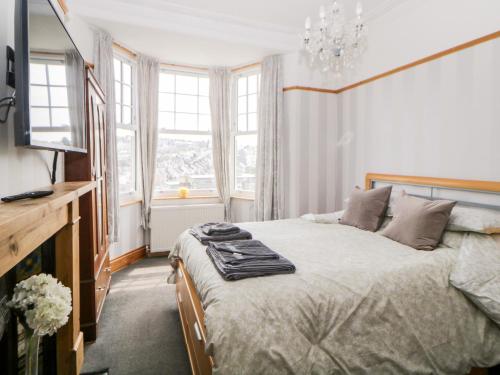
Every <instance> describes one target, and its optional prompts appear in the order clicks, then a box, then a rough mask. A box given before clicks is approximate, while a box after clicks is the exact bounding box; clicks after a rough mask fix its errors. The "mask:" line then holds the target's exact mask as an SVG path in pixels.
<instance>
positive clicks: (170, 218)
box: [151, 203, 224, 252]
mask: <svg viewBox="0 0 500 375" xmlns="http://www.w3.org/2000/svg"><path fill="white" fill-rule="evenodd" d="M214 221H224V205H223V204H219V203H216V204H196V205H178V206H156V207H152V208H151V252H160V251H169V250H172V249H173V246H174V244H175V241H176V240H177V238H178V237H179V235H180V234H181V233H182V232H184V231H185V230H186V229H188V228H189V227H191V226H193V225H194V224H202V223H208V222H214Z"/></svg>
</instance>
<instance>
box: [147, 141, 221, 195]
mask: <svg viewBox="0 0 500 375" xmlns="http://www.w3.org/2000/svg"><path fill="white" fill-rule="evenodd" d="M181 179H182V180H187V181H188V182H187V183H184V184H183V185H184V186H185V185H187V187H188V188H190V189H192V190H214V191H215V178H214V169H213V163H212V137H211V136H210V135H184V134H160V135H159V137H158V152H157V158H156V186H155V191H156V192H161V191H169V190H177V189H178V188H179V187H180V186H181Z"/></svg>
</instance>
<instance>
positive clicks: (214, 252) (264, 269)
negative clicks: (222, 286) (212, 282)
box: [206, 241, 295, 281]
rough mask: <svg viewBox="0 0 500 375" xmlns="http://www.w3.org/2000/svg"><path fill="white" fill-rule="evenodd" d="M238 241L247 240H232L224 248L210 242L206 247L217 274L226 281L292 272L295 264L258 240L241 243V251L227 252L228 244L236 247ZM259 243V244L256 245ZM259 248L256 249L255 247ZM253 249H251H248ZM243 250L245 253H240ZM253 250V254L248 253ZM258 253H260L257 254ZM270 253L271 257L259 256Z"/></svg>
mask: <svg viewBox="0 0 500 375" xmlns="http://www.w3.org/2000/svg"><path fill="white" fill-rule="evenodd" d="M238 242H248V241H233V242H232V243H231V245H224V246H225V248H224V249H223V250H221V248H222V247H219V250H218V249H217V248H216V247H215V245H220V244H215V243H210V244H209V246H208V247H207V250H206V251H207V254H208V256H209V258H210V259H211V260H212V263H213V264H214V266H215V268H216V269H217V271H218V272H219V274H220V275H221V276H222V277H223V278H224V279H225V280H228V281H233V280H240V279H245V278H248V277H258V276H270V275H278V274H285V273H294V272H295V266H294V265H293V263H291V262H290V261H289V260H288V259H286V258H284V257H282V256H281V255H279V254H278V253H276V252H274V251H273V250H271V249H269V248H268V247H266V246H265V245H264V244H262V243H261V242H260V241H255V243H253V244H252V246H249V244H243V245H242V246H240V250H241V252H234V253H230V252H228V248H229V246H233V247H234V248H238V244H237V243H238ZM257 243H260V246H257V245H258V244H257ZM226 244H227V243H226ZM257 248H258V249H259V250H256V249H257ZM248 249H253V250H248ZM242 252H245V253H247V254H242ZM250 252H254V254H248V253H250ZM259 253H260V254H259ZM269 254H272V255H273V256H274V257H273V258H259V255H260V256H266V255H269Z"/></svg>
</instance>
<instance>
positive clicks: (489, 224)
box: [446, 206, 500, 234]
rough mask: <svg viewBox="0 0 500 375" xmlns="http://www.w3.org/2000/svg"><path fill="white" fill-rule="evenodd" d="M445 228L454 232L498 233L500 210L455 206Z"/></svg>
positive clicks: (499, 228) (499, 230) (499, 229)
mask: <svg viewBox="0 0 500 375" xmlns="http://www.w3.org/2000/svg"><path fill="white" fill-rule="evenodd" d="M446 229H447V230H453V231H456V232H476V233H486V234H493V233H500V211H495V210H488V209H486V208H478V207H464V206H455V208H453V211H451V216H450V220H449V222H448V226H447V227H446Z"/></svg>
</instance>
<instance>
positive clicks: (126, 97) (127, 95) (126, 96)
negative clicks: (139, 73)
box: [122, 85, 132, 105]
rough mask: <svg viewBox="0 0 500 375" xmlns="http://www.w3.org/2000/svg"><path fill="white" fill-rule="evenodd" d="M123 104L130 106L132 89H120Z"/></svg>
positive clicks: (124, 86)
mask: <svg viewBox="0 0 500 375" xmlns="http://www.w3.org/2000/svg"><path fill="white" fill-rule="evenodd" d="M122 95H123V98H122V99H123V104H125V105H132V87H130V86H127V85H123V88H122Z"/></svg>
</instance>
